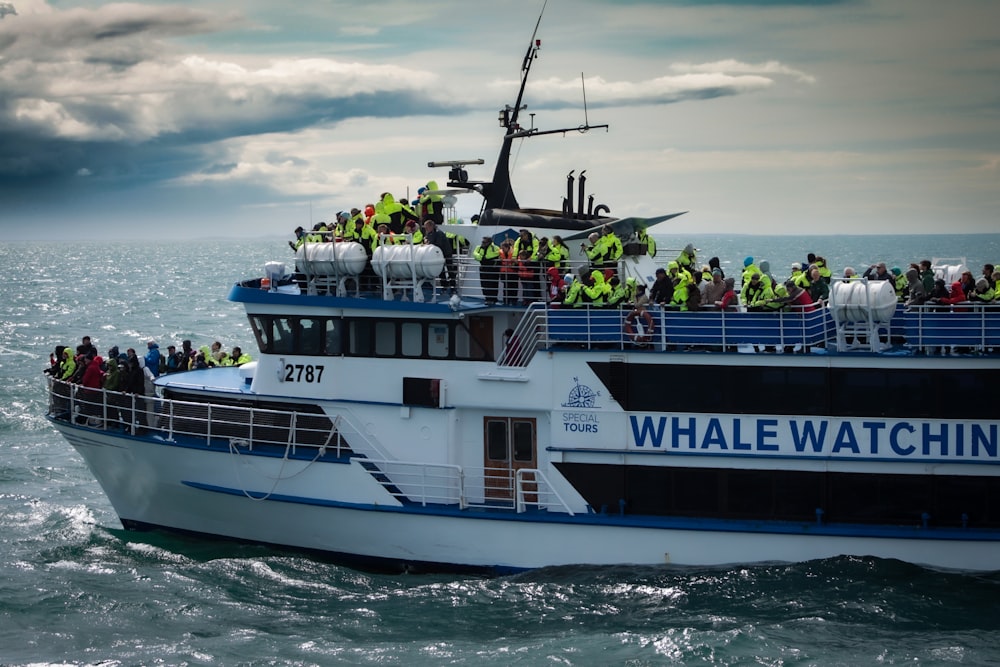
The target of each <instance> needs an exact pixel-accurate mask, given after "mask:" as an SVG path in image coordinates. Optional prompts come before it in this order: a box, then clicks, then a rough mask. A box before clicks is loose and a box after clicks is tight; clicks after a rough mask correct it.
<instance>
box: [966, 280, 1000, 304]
mask: <svg viewBox="0 0 1000 667" xmlns="http://www.w3.org/2000/svg"><path fill="white" fill-rule="evenodd" d="M995 298H996V290H994V289H993V288H992V287H990V283H989V281H987V280H986V278H980V279H979V280H977V281H976V289H974V290H972V293H971V294H969V301H971V302H973V303H978V304H984V303H990V302H991V301H993V299H995Z"/></svg>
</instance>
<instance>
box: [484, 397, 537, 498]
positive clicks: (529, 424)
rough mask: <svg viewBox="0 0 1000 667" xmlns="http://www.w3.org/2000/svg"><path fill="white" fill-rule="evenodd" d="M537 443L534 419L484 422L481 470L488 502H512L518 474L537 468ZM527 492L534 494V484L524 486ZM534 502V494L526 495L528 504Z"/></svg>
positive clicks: (520, 418)
mask: <svg viewBox="0 0 1000 667" xmlns="http://www.w3.org/2000/svg"><path fill="white" fill-rule="evenodd" d="M537 442H538V441H537V437H536V431H535V420H534V419H533V418H527V417H484V418H483V468H484V481H485V487H486V488H485V492H486V498H487V499H495V500H513V498H514V484H515V475H516V474H517V471H518V470H520V469H521V468H536V467H537V465H538V462H537V456H536V447H537ZM532 481H533V480H532ZM527 488H528V489H531V490H534V484H529V485H527ZM536 499H537V497H536V494H534V493H531V494H526V497H525V500H526V501H527V502H536Z"/></svg>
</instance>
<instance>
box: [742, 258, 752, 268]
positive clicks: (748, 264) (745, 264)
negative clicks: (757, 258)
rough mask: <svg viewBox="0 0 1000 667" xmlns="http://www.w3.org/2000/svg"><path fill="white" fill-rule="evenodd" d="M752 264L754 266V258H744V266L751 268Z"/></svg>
mask: <svg viewBox="0 0 1000 667" xmlns="http://www.w3.org/2000/svg"><path fill="white" fill-rule="evenodd" d="M751 264H753V257H749V256H748V257H744V258H743V266H750V265H751Z"/></svg>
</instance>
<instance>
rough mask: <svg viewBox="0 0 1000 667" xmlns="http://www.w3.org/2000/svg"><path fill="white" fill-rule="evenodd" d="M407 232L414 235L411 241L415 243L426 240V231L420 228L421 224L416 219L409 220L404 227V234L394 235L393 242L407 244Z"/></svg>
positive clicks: (418, 243)
mask: <svg viewBox="0 0 1000 667" xmlns="http://www.w3.org/2000/svg"><path fill="white" fill-rule="evenodd" d="M406 234H411V235H412V240H411V241H410V243H412V244H413V245H420V244H421V243H423V242H424V232H423V230H422V229H420V225H418V224H417V222H416V220H407V221H406V226H405V227H403V235H396V236H394V237H393V240H392V242H393V243H398V244H400V245H405V244H406V243H407V241H406V239H407V237H406V236H405V235H406Z"/></svg>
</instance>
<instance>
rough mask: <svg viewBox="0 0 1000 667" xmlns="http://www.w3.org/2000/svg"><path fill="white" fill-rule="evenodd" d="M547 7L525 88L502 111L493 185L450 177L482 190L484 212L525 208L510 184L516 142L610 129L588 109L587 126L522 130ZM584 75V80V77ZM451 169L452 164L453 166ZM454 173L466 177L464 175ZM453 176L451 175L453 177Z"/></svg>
mask: <svg viewBox="0 0 1000 667" xmlns="http://www.w3.org/2000/svg"><path fill="white" fill-rule="evenodd" d="M547 4H548V0H545V2H543V3H542V11H541V12H539V14H538V20H537V21H536V22H535V30H534V31H533V32H532V33H531V41H530V42H529V43H528V49H527V51H525V54H524V60H523V61H521V85H520V87H519V88H518V91H517V99H516V100H515V101H514V105H513V106H511V105H506V106H504V108H503V109H501V110H500V117H499V121H500V127H502V128H503V129H504V137H503V144H502V145H501V146H500V154H499V155H498V156H497V164H496V168H495V169H494V172H493V180H492V181H490V182H482V181H480V182H473V181H469V180H468V179H467V177H465V178H450V181H449V183H448V186H449V187H455V188H463V189H466V190H477V191H479V192H480V193H481V194H482V196H483V199H484V200H485V202H484V205H483V208H484V209H508V210H517V209H519V208H521V207H520V204H518V202H517V197H516V196H515V195H514V190H513V188H512V187H511V183H510V152H511V147H512V146H513V144H514V140H515V139H522V138H526V137H537V136H542V135H544V134H563V135H565V134H566V133H567V132H571V131H576V132H586V131H588V130H590V129H592V128H601V127H603V128H607V127H608V126H607V125H591V124H590V122H589V120H587V119H586V108H585V109H584V114H585V118H584V124H583V125H579V126H577V127H567V128H561V129H558V130H545V131H539V130H537V129H535V128H534V127H530V128H527V129H525V128H523V127H521V123H520V122H519V118H520V115H521V112H522V111H524V110H525V109H527V108H528V107H527V105H526V104H524V103H523V100H524V91H525V88H526V87H527V84H528V76H529V75H530V74H531V66H532V65H533V64H534V62H535V59H536V58H538V49H540V48H541V46H542V40H541V39H538V28H539V26H541V24H542V16H543V15H544V14H545V6H546V5H547ZM580 76H581V78H582V76H583V75H582V74H581V75H580ZM584 105H586V90H584ZM532 115H533V114H532ZM440 164H444V163H440ZM467 164H472V162H471V161H469V162H467ZM480 164H481V162H480ZM428 166H433V164H428ZM449 166H451V165H450V164H449ZM453 173H455V174H457V175H462V172H453ZM449 176H451V174H450V175H449ZM581 207H582V203H581Z"/></svg>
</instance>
